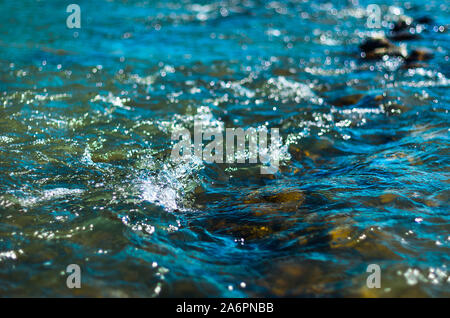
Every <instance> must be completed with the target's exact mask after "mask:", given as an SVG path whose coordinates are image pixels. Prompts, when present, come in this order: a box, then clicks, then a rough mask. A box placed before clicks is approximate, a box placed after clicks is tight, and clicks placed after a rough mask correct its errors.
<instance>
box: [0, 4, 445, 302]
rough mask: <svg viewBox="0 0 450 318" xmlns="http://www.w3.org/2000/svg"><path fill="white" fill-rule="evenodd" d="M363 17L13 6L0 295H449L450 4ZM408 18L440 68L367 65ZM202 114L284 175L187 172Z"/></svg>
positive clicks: (3, 80)
mask: <svg viewBox="0 0 450 318" xmlns="http://www.w3.org/2000/svg"><path fill="white" fill-rule="evenodd" d="M356 2H357V1H354V3H351V2H350V1H336V2H333V3H331V2H325V1H314V2H312V1H277V2H269V1H217V2H206V1H197V2H194V1H187V0H186V1H100V0H99V1H77V3H78V4H79V5H80V7H81V29H68V28H67V27H66V18H67V16H68V13H66V6H67V4H68V3H67V2H66V1H45V2H40V1H29V0H25V1H10V0H7V1H2V2H1V3H0V17H1V21H2V23H1V26H0V34H1V37H0V69H1V73H0V74H1V75H0V76H1V77H0V88H1V95H0V115H1V116H0V153H1V155H0V295H1V296H89V297H90V296H92V297H157V296H162V297H166V296H208V297H215V296H221V297H246V296H312V297H316V296H319V297H328V296H340V297H347V296H355V297H403V296H424V297H433V296H447V297H448V296H450V289H449V282H450V278H449V268H448V266H449V261H450V254H449V246H450V233H449V232H450V231H449V230H450V225H449V222H450V216H449V194H450V191H449V180H450V179H449V176H450V175H449V169H448V166H449V129H450V125H449V122H450V116H449V114H448V111H449V97H448V87H449V83H450V81H449V77H450V68H449V63H448V60H449V55H448V50H449V42H450V41H449V40H450V38H449V33H448V32H447V29H448V23H449V17H450V13H449V2H447V1H410V2H403V1H395V2H390V1H389V2H388V1H359V3H356ZM371 3H376V4H379V5H380V8H381V13H382V16H381V17H382V19H381V21H382V25H381V28H369V27H368V26H367V23H366V22H367V19H368V17H367V14H366V11H365V8H366V6H367V5H368V4H371ZM401 12H403V14H405V15H407V16H410V17H412V18H414V19H417V18H420V17H422V16H428V17H432V18H433V21H432V22H430V23H427V25H425V26H424V27H423V30H421V32H420V34H419V35H420V37H419V38H417V39H414V40H411V41H405V42H402V43H400V42H395V44H396V45H403V46H405V48H406V49H407V50H409V51H411V50H412V49H414V48H421V47H425V48H427V49H429V50H431V51H432V52H433V55H434V56H433V58H432V59H431V60H429V61H426V62H423V63H419V65H415V66H414V67H409V66H406V65H405V62H404V61H403V59H402V58H400V57H395V56H390V57H389V56H386V57H384V58H382V59H381V60H367V59H362V58H361V55H360V51H359V48H358V45H359V44H360V43H361V42H362V41H363V40H364V39H365V38H367V37H369V36H370V35H371V34H374V33H375V32H385V33H386V34H387V33H388V28H389V25H390V24H391V23H393V21H395V20H396V19H397V18H398V16H399V14H400V13H401ZM346 96H350V97H349V98H347V99H350V100H351V101H350V102H348V101H347V102H342V98H343V97H346ZM194 119H197V120H201V121H202V123H203V124H204V125H205V126H206V127H208V126H215V125H217V124H218V123H223V124H224V126H226V127H243V128H249V127H255V128H256V127H268V128H273V127H276V128H279V129H280V135H281V136H282V138H283V143H284V145H285V147H284V148H283V154H282V160H281V162H280V171H279V172H278V173H277V174H275V175H273V176H272V175H261V174H260V169H259V168H260V167H259V164H207V163H205V162H201V161H198V160H192V161H188V162H186V163H183V164H174V163H173V162H172V161H171V160H170V151H171V149H172V146H173V144H172V141H171V139H170V138H171V134H172V132H174V131H176V129H178V128H180V127H186V128H189V129H192V126H193V121H194ZM69 264H79V265H80V267H81V270H82V288H81V289H68V288H67V287H66V277H67V274H66V273H65V269H66V266H67V265H69ZM369 264H379V265H380V267H381V270H382V273H381V288H380V289H369V288H367V287H366V278H367V276H368V275H369V273H366V268H367V266H368V265H369Z"/></svg>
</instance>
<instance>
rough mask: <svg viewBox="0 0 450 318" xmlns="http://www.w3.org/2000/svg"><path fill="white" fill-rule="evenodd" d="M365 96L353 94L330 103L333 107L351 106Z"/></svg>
mask: <svg viewBox="0 0 450 318" xmlns="http://www.w3.org/2000/svg"><path fill="white" fill-rule="evenodd" d="M363 96H364V95H363V94H353V95H348V96H343V97H339V98H337V99H335V100H333V101H331V102H330V104H331V105H334V106H349V105H354V104H356V103H357V102H359V101H360V100H361V98H363Z"/></svg>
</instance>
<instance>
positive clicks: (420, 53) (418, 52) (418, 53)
mask: <svg viewBox="0 0 450 318" xmlns="http://www.w3.org/2000/svg"><path fill="white" fill-rule="evenodd" d="M432 58H433V53H432V52H431V51H430V50H427V49H415V50H413V51H412V52H411V53H410V54H409V55H408V57H407V58H406V63H414V62H422V61H427V60H430V59H432Z"/></svg>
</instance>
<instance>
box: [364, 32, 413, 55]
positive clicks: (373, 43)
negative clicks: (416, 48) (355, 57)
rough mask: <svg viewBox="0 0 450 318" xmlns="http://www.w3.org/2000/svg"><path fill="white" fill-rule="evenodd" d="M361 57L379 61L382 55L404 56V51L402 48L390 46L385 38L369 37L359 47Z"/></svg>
mask: <svg viewBox="0 0 450 318" xmlns="http://www.w3.org/2000/svg"><path fill="white" fill-rule="evenodd" d="M359 48H360V50H361V57H362V58H365V59H381V58H382V57H383V56H384V55H389V56H400V57H405V56H406V50H405V49H404V48H403V47H399V46H396V45H394V44H392V43H391V42H390V41H389V40H388V39H386V38H385V37H371V38H368V39H366V40H365V41H364V42H363V43H361V45H360V46H359Z"/></svg>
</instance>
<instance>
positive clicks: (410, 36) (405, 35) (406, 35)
mask: <svg viewBox="0 0 450 318" xmlns="http://www.w3.org/2000/svg"><path fill="white" fill-rule="evenodd" d="M419 38H420V36H419V35H418V34H417V33H411V32H410V31H403V32H398V33H392V34H391V35H390V36H389V39H391V40H393V41H410V40H416V39H419Z"/></svg>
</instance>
